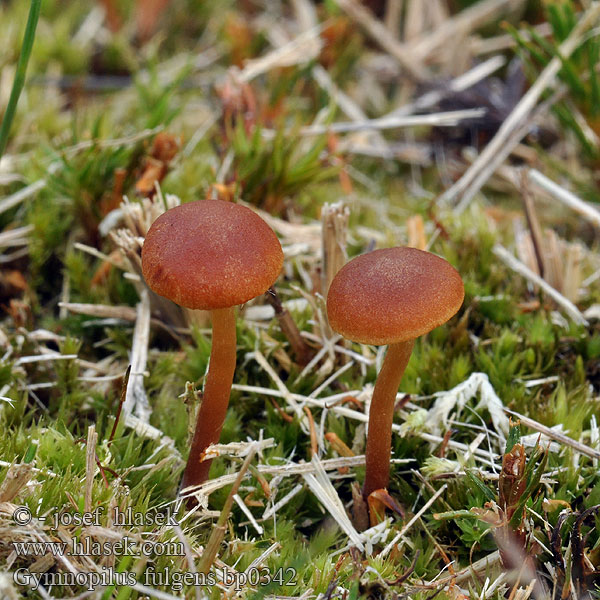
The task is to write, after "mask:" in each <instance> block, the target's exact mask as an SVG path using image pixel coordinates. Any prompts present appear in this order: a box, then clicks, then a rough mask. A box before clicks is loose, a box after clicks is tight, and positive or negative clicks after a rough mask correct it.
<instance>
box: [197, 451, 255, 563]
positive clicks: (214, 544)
mask: <svg viewBox="0 0 600 600" xmlns="http://www.w3.org/2000/svg"><path fill="white" fill-rule="evenodd" d="M256 450H257V449H256V448H252V449H251V450H250V452H248V456H246V458H245V460H244V462H243V463H242V467H241V469H240V470H239V471H238V474H237V477H236V478H235V481H234V482H233V486H232V487H231V491H230V492H229V495H228V496H227V500H225V504H224V506H223V510H221V514H220V515H219V519H218V521H217V524H216V525H215V526H214V528H213V531H212V533H211V534H210V538H209V539H208V543H207V544H206V547H205V548H204V552H203V553H202V558H201V560H200V565H199V567H198V573H208V571H209V569H210V567H211V566H212V564H213V562H214V560H215V558H216V556H217V552H218V551H219V546H220V545H221V542H222V541H223V538H224V537H225V532H226V531H227V519H228V518H229V513H230V512H231V507H232V505H233V500H234V496H235V495H236V494H237V493H238V490H239V489H240V485H241V483H242V480H243V479H244V475H245V474H246V471H247V470H248V467H249V466H250V462H251V461H252V459H253V458H254V455H255V454H256Z"/></svg>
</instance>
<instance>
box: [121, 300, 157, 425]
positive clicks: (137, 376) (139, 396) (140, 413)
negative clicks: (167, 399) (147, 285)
mask: <svg viewBox="0 0 600 600" xmlns="http://www.w3.org/2000/svg"><path fill="white" fill-rule="evenodd" d="M149 338H150V295H149V293H148V291H147V290H146V289H142V290H141V291H140V302H139V303H138V305H137V308H136V320H135V328H134V330H133V343H132V345H131V358H130V362H131V373H130V376H129V382H128V385H127V395H126V396H125V402H124V403H123V411H124V412H125V414H129V413H131V412H133V413H135V415H136V416H137V417H138V418H139V419H141V420H142V421H143V422H145V423H149V422H150V414H151V413H152V409H151V407H150V402H149V401H148V397H147V396H146V391H145V389H144V371H145V370H146V363H147V361H148V341H149Z"/></svg>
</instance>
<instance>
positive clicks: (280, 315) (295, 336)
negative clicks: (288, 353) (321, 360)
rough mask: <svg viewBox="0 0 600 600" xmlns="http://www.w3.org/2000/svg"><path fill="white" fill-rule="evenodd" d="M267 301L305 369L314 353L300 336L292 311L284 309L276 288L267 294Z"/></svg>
mask: <svg viewBox="0 0 600 600" xmlns="http://www.w3.org/2000/svg"><path fill="white" fill-rule="evenodd" d="M265 299H266V300H267V302H268V303H269V304H270V305H271V306H272V307H273V310H274V311H275V316H276V317H277V320H278V321H279V327H281V331H282V332H283V335H285V337H286V338H287V340H288V342H289V343H290V346H291V347H292V351H293V352H294V355H295V357H296V362H297V363H298V364H299V365H300V366H301V367H305V366H306V365H307V364H308V363H309V362H310V359H311V356H312V352H311V350H310V348H309V347H308V344H307V343H306V342H305V341H304V339H303V338H302V336H301V335H300V330H299V329H298V326H297V325H296V321H294V319H293V318H292V315H291V314H290V311H289V310H288V309H287V308H284V306H283V304H282V303H281V300H280V298H279V296H278V294H277V292H276V291H275V288H272V287H271V288H269V289H268V290H267V291H266V292H265Z"/></svg>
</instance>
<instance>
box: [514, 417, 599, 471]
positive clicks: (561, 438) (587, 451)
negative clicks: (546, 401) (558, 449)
mask: <svg viewBox="0 0 600 600" xmlns="http://www.w3.org/2000/svg"><path fill="white" fill-rule="evenodd" d="M504 410H505V412H506V413H507V414H509V415H511V416H513V417H516V418H517V419H519V421H521V423H522V424H523V425H525V426H526V427H530V428H531V429H533V430H535V431H538V432H539V433H543V434H544V435H546V436H548V437H549V438H550V439H551V440H554V441H556V442H558V443H559V444H562V445H564V446H568V447H570V448H573V450H575V451H576V452H579V453H580V454H584V455H585V456H588V457H590V458H593V459H595V460H597V459H599V458H600V451H598V450H595V449H594V448H590V447H589V446H586V445H585V444H582V443H581V442H578V441H577V440H574V439H572V438H570V437H569V436H567V435H564V434H563V433H561V432H560V431H557V430H556V429H553V428H550V427H546V426H545V425H542V424H541V423H538V422H537V421H535V420H534V419H530V418H529V417H526V416H524V415H522V414H520V413H518V412H515V411H513V410H509V409H508V408H505V409H504Z"/></svg>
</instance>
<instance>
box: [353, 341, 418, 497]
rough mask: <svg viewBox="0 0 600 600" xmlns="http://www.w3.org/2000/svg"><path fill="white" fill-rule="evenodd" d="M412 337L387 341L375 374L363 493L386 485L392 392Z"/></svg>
mask: <svg viewBox="0 0 600 600" xmlns="http://www.w3.org/2000/svg"><path fill="white" fill-rule="evenodd" d="M414 344H415V340H407V341H406V342H399V343H397V344H390V345H389V346H388V349H387V353H386V355H385V358H384V360H383V366H382V367H381V371H380V372H379V375H378V376H377V382H376V383H375V389H374V390H373V398H372V400H371V408H370V410H369V432H368V433H369V435H368V436H367V449H366V457H365V458H366V465H367V468H366V474H365V483H364V486H363V496H364V497H365V498H368V497H369V494H371V493H372V492H374V491H375V490H378V489H380V488H387V485H388V482H389V477H390V458H391V454H392V423H393V421H394V404H395V401H396V393H397V392H398V386H399V385H400V380H401V379H402V375H404V370H405V369H406V365H407V364H408V361H409V359H410V355H411V353H412V349H413V346H414Z"/></svg>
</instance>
